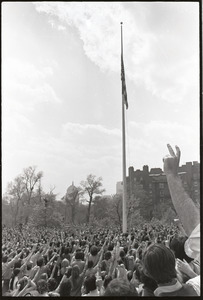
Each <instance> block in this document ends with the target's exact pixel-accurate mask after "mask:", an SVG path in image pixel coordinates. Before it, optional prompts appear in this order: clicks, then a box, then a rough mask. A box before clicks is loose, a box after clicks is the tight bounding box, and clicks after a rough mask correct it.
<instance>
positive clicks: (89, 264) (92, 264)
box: [87, 260, 94, 269]
mask: <svg viewBox="0 0 203 300" xmlns="http://www.w3.org/2000/svg"><path fill="white" fill-rule="evenodd" d="M93 266H94V263H93V261H92V260H88V262H87V268H88V269H92V268H93Z"/></svg>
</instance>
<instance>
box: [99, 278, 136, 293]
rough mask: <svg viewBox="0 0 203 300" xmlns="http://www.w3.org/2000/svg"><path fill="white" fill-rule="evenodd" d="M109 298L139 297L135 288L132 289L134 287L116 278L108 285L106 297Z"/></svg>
mask: <svg viewBox="0 0 203 300" xmlns="http://www.w3.org/2000/svg"><path fill="white" fill-rule="evenodd" d="M103 296H107V297H114V296H120V297H125V296H126V297H128V296H134V297H135V296H138V293H137V291H136V289H135V288H133V287H132V285H131V284H130V283H129V282H128V281H126V280H124V279H120V278H116V279H113V280H111V282H110V283H109V284H108V286H107V288H106V290H105V292H104V295H103Z"/></svg>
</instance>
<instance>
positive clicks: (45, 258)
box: [43, 255, 48, 265]
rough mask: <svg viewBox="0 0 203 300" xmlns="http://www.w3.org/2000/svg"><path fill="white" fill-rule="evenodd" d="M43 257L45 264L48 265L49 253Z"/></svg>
mask: <svg viewBox="0 0 203 300" xmlns="http://www.w3.org/2000/svg"><path fill="white" fill-rule="evenodd" d="M43 259H44V264H45V265H46V264H47V262H48V258H47V255H43Z"/></svg>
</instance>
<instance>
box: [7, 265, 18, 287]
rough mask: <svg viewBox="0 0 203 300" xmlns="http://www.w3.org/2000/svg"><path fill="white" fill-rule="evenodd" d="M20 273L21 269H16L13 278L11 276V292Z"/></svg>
mask: <svg viewBox="0 0 203 300" xmlns="http://www.w3.org/2000/svg"><path fill="white" fill-rule="evenodd" d="M19 273H20V269H19V268H15V269H14V270H13V274H12V276H11V281H10V284H9V289H10V290H14V288H15V287H14V286H13V284H14V280H15V278H16V277H17V275H18V274H19Z"/></svg>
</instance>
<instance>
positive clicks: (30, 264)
mask: <svg viewBox="0 0 203 300" xmlns="http://www.w3.org/2000/svg"><path fill="white" fill-rule="evenodd" d="M32 266H33V262H32V261H30V262H29V263H28V264H27V271H30V270H31V269H32Z"/></svg>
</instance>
